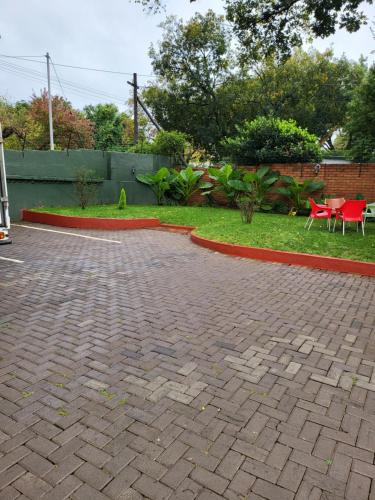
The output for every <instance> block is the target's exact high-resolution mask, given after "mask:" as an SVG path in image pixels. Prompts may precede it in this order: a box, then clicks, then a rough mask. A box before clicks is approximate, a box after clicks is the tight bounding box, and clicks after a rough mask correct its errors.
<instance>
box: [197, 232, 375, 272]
mask: <svg viewBox="0 0 375 500" xmlns="http://www.w3.org/2000/svg"><path fill="white" fill-rule="evenodd" d="M191 239H192V241H193V242H194V243H196V244H197V245H200V246H202V247H205V248H209V249H210V250H215V251H217V252H221V253H225V254H227V255H235V256H236V257H245V258H247V259H256V260H265V261H268V262H279V263H281V264H291V265H294V266H306V267H313V268H317V269H327V270H329V271H339V272H342V273H355V274H362V275H364V276H375V264H374V263H372V262H361V261H358V260H349V259H338V258H336V257H325V256H323V255H312V254H307V253H297V252H284V251H282V250H273V249H271V248H256V247H246V246H242V245H232V244H231V243H223V242H221V241H213V240H208V239H206V238H202V237H201V236H197V235H196V234H192V235H191Z"/></svg>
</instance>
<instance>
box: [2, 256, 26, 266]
mask: <svg viewBox="0 0 375 500" xmlns="http://www.w3.org/2000/svg"><path fill="white" fill-rule="evenodd" d="M0 259H1V260H9V262H15V263H16V264H23V263H24V261H23V260H17V259H10V258H9V257H1V256H0Z"/></svg>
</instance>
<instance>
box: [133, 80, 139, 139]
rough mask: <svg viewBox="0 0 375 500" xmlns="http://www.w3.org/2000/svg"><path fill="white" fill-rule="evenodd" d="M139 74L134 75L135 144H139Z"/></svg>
mask: <svg viewBox="0 0 375 500" xmlns="http://www.w3.org/2000/svg"><path fill="white" fill-rule="evenodd" d="M137 80H138V79H137V73H133V100H134V104H133V106H134V144H138V134H139V131H138V128H139V127H138V81H137Z"/></svg>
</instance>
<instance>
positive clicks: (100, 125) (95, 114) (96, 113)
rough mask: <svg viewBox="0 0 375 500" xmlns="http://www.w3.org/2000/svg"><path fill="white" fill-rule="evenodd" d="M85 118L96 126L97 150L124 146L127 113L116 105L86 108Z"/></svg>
mask: <svg viewBox="0 0 375 500" xmlns="http://www.w3.org/2000/svg"><path fill="white" fill-rule="evenodd" d="M83 111H84V113H85V116H86V117H87V118H88V119H89V120H90V121H91V122H92V123H93V124H94V138H95V146H94V147H95V149H103V150H108V149H112V148H113V147H119V146H122V145H123V136H124V126H123V122H124V120H125V113H120V112H119V110H118V108H117V106H115V105H114V104H97V105H96V106H92V105H90V106H86V107H85V108H84V110H83Z"/></svg>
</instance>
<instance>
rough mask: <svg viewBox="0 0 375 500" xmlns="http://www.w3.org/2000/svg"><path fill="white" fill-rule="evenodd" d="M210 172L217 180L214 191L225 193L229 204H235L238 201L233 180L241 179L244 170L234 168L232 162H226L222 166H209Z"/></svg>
mask: <svg viewBox="0 0 375 500" xmlns="http://www.w3.org/2000/svg"><path fill="white" fill-rule="evenodd" d="M208 173H209V176H210V178H211V179H212V180H214V181H215V182H216V186H215V187H214V191H221V192H223V193H225V195H226V197H227V198H228V202H229V205H231V206H233V205H234V204H235V202H236V200H235V198H236V190H235V189H233V186H232V184H231V181H234V180H239V179H241V177H242V171H241V170H240V169H234V168H233V166H232V165H231V164H230V163H226V164H225V165H223V166H222V167H220V168H216V167H209V168H208Z"/></svg>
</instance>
